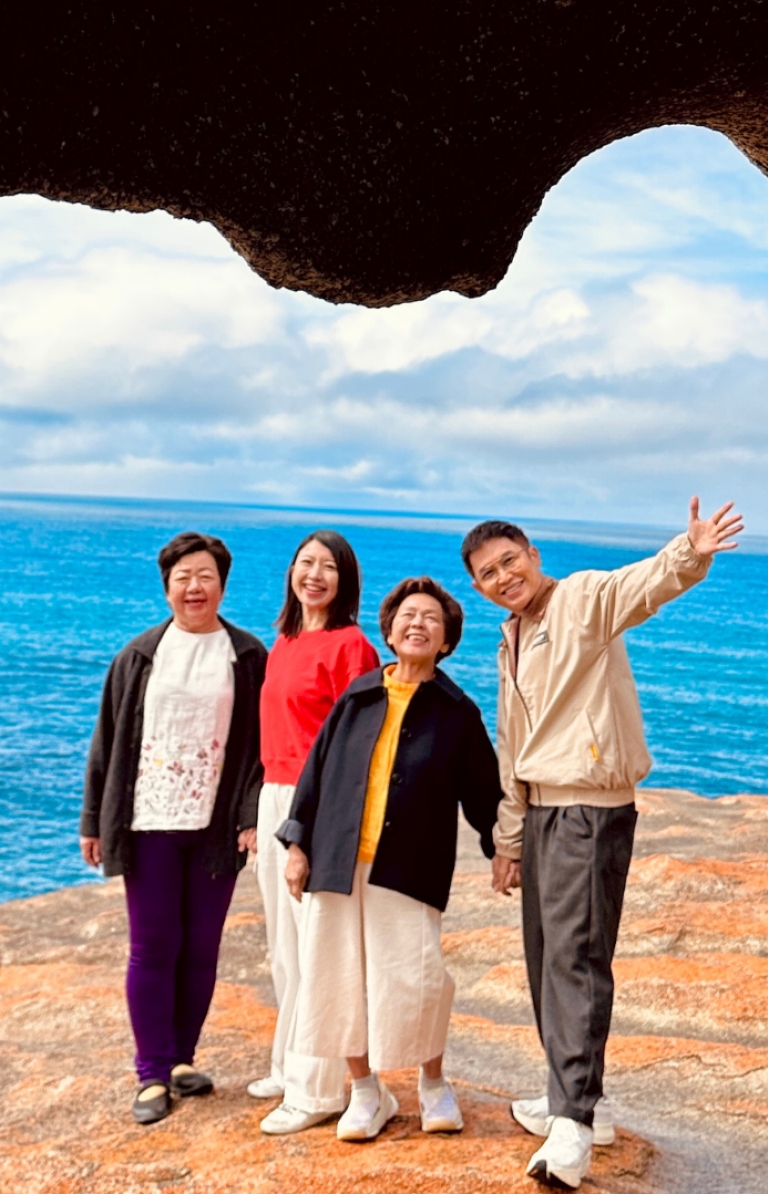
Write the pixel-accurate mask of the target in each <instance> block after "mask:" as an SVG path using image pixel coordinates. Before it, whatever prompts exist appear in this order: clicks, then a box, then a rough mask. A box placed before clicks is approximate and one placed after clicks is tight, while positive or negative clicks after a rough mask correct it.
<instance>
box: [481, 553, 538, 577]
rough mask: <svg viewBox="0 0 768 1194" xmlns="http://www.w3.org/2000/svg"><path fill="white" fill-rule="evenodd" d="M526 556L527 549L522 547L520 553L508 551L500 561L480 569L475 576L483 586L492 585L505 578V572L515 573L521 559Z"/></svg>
mask: <svg viewBox="0 0 768 1194" xmlns="http://www.w3.org/2000/svg"><path fill="white" fill-rule="evenodd" d="M527 555H528V548H527V547H523V548H522V549H521V550H520V551H508V552H506V553H505V554H504V555H503V556H502V557H501V559H500V560H496V562H495V563H493V564H489V565H488V567H487V568H481V569H480V571H479V572H478V574H477V579H478V580H479V581H480V582H481V584H484V585H487V584H493V583H495V582H496V581H498V580H500V579H501V578H502V577H503V576H505V575H506V573H507V572H513V571H515V570H516V569H517V568H518V567H519V564H520V559H521V557H522V556H527Z"/></svg>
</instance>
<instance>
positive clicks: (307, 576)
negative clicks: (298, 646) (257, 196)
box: [291, 539, 339, 620]
mask: <svg viewBox="0 0 768 1194" xmlns="http://www.w3.org/2000/svg"><path fill="white" fill-rule="evenodd" d="M291 588H292V589H293V592H294V594H295V596H296V598H297V599H298V601H299V604H300V605H301V609H302V614H303V615H304V616H305V618H306V616H307V615H308V614H309V615H311V616H312V617H313V619H314V620H318V619H322V615H323V614H325V618H326V619H327V617H328V610H329V608H330V606H331V605H332V604H333V602H334V601H335V600H336V596H337V594H338V591H339V569H338V566H337V564H336V560H335V559H334V556H333V552H332V551H331V549H330V548H329V547H326V546H325V544H324V543H320V542H319V540H317V539H310V541H309V543H305V544H304V546H303V547H302V548H301V550H300V552H299V554H298V555H297V557H296V559H295V561H294V564H293V567H292V568H291Z"/></svg>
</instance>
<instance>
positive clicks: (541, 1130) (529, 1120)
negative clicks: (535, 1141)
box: [509, 1104, 616, 1147]
mask: <svg viewBox="0 0 768 1194" xmlns="http://www.w3.org/2000/svg"><path fill="white" fill-rule="evenodd" d="M509 1114H510V1115H511V1116H512V1118H513V1120H514V1121H515V1123H518V1124H520V1127H521V1128H525V1130H526V1132H528V1133H529V1134H530V1135H531V1136H539V1137H540V1138H541V1139H542V1140H546V1138H547V1136H548V1135H549V1133H548V1132H547V1121H546V1119H542V1118H541V1117H540V1116H538V1115H525V1114H524V1112H522V1111H515V1110H514V1104H511V1105H510V1108H509ZM615 1139H616V1129H615V1127H614V1126H613V1124H611V1123H607V1124H606V1123H600V1124H598V1123H593V1124H592V1143H593V1144H596V1145H598V1146H601V1147H605V1146H606V1145H607V1144H613V1142H614V1140H615Z"/></svg>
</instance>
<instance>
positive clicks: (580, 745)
mask: <svg viewBox="0 0 768 1194" xmlns="http://www.w3.org/2000/svg"><path fill="white" fill-rule="evenodd" d="M711 558H712V557H711V556H701V555H699V554H698V552H696V551H695V550H694V548H693V547H692V546H691V543H690V540H689V539H688V536H687V535H678V536H677V538H675V539H673V540H672V542H671V543H668V544H667V546H666V547H664V548H663V549H662V550H661V551H660V552H659V554H658V555H656V556H653V557H651V558H650V559H648V560H641V561H640V562H639V563H637V564H629V565H628V566H627V567H625V568H618V569H617V570H616V571H615V572H575V573H573V574H572V575H571V576H568V577H566V579H565V580H561V581H559V582H558V583H557V585H553V586H552V589H551V592H550V593H549V594H548V597H549V600H548V601H547V600H546V599H545V600H544V601H539V600H538V598H537V599H535V601H534V603H532V609H531V612H532V614H533V616H532V617H526V616H525V614H524V615H523V616H522V617H511V618H510V619H509V620H508V621H506V622H504V623H503V625H502V628H501V629H502V633H503V635H504V641H503V642H502V644H501V647H500V648H499V720H498V752H499V767H500V771H501V786H502V788H503V790H504V799H503V800H502V801H501V804H500V805H499V814H498V822H497V824H496V827H495V829H494V843H495V846H496V851H497V853H499V854H501V855H503V856H504V857H506V858H519V857H520V854H521V849H522V839H523V819H524V817H525V810H526V807H527V805H528V804H532V805H545V806H547V807H551V806H558V805H569V804H588V805H597V806H598V807H601V808H617V807H619V806H620V805H623V804H630V803H631V802H632V801H633V800H634V797H635V792H634V788H635V784H636V783H637V782H638V781H639V780H641V779H642V778H643V777H644V776H646V775H647V774H648V772H649V770H650V767H651V758H650V755H649V754H648V749H647V747H646V745H645V736H644V734H643V721H642V716H641V713H640V704H639V701H638V698H637V690H636V688H635V681H634V679H633V676H632V671H631V669H630V666H629V659H628V658H627V651H626V648H625V646H624V643H623V642H622V640H621V639H620V638H619V635H620V634H621V633H622V631H624V630H627V629H628V628H629V627H630V626H638V625H639V624H640V623H641V622H644V621H645V620H646V619H647V618H650V617H651V616H652V615H653V614H655V613H656V611H657V610H658V608H659V606H661V605H663V604H664V602H666V601H671V600H672V599H673V598H675V597H677V596H679V595H680V593H684V592H685V590H686V589H689V588H691V586H692V585H694V584H696V583H697V582H698V581H700V580H703V578H704V577H705V576H706V574H707V569H708V567H709V564H710V562H711ZM537 607H538V608H537ZM518 634H519V636H520V641H519V646H518V647H517V674H515V654H516V637H517V635H518Z"/></svg>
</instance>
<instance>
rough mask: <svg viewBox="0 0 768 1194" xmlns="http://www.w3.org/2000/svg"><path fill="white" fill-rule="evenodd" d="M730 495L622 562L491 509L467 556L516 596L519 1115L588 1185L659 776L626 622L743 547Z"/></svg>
mask: <svg viewBox="0 0 768 1194" xmlns="http://www.w3.org/2000/svg"><path fill="white" fill-rule="evenodd" d="M732 506H733V503H732V502H729V503H728V504H727V505H725V506H723V507H722V508H721V509H720V510H718V511H717V512H716V513H715V514H714V515H712V517H711V518H708V519H701V518H700V517H699V502H698V498H692V499H691V506H690V521H689V524H688V532H687V534H683V535H679V536H678V537H677V538H675V539H673V540H672V542H671V543H668V544H667V546H666V547H664V548H663V549H662V550H661V551H660V552H659V553H658V555H656V556H653V557H652V558H650V559H647V560H641V561H640V562H639V563H637V564H630V565H628V566H627V567H625V568H619V569H617V570H616V571H615V572H576V573H573V574H572V575H571V576H568V577H566V578H565V579H564V580H561V581H555V580H552V579H551V578H550V577H548V576H545V575H544V573H543V572H542V569H541V557H540V555H539V552H538V550H537V548H536V547H534V546H533V545H532V544H531V543H530V542H529V540H528V539H527V537H526V536H525V534H524V533H523V532H522V531H521V530H520V529H519V527H516V526H513V525H512V524H510V523H504V522H485V523H481V524H480V525H479V526H477V527H475V528H474V530H472V531H470V533H469V534H468V535H467V537H466V538H465V540H464V543H463V544H462V558H463V560H464V563H465V565H466V567H467V570H468V571H469V573H470V574H471V576H472V580H473V584H474V587H475V588H476V589H477V590H478V592H479V593H481V594H482V595H483V596H484V597H487V598H488V599H489V600H490V601H493V602H494V603H495V604H496V605H500V606H502V608H504V609H507V610H509V613H510V617H509V618H508V620H507V621H506V622H504V623H503V625H502V632H503V636H504V637H503V642H502V644H501V647H500V650H499V717H498V752H499V767H500V771H501V783H502V788H503V790H504V799H503V800H502V802H501V804H500V805H499V813H498V823H497V825H496V828H495V830H494V841H495V846H496V856H495V858H494V860H493V887H494V890H495V891H499V892H504V893H505V894H509V892H510V889H511V888H513V887H522V896H523V909H522V912H523V939H524V944H525V957H526V965H527V969H528V979H529V982H530V987H531V995H532V999H533V1006H534V1011H535V1014H536V1022H537V1025H538V1029H539V1035H540V1037H541V1041H542V1044H543V1046H544V1050H545V1052H546V1055H547V1062H548V1066H549V1083H548V1091H547V1095H546V1096H545V1097H543V1098H541V1099H536V1100H519V1101H516V1102H515V1103H513V1105H512V1114H513V1115H514V1116H515V1118H516V1119H518V1120H519V1122H520V1123H522V1125H523V1126H524V1127H526V1128H527V1129H528V1130H529V1131H532V1132H534V1133H535V1134H537V1135H542V1136H546V1140H545V1143H544V1144H543V1145H542V1146H541V1148H540V1149H539V1150H538V1151H537V1152H536V1153H534V1155H533V1157H532V1158H531V1161H530V1163H529V1165H528V1168H527V1171H526V1172H528V1173H529V1174H531V1176H533V1177H536V1178H538V1179H539V1180H540V1181H543V1182H555V1183H557V1182H561V1183H564V1184H565V1185H566V1186H571V1187H573V1188H576V1187H577V1186H578V1185H579V1183H580V1181H581V1178H582V1177H583V1176H584V1174H585V1173H586V1172H587V1170H588V1168H589V1164H590V1158H591V1144H592V1139H593V1121H594V1120H595V1107H596V1105H597V1104H599V1103H600V1104H601V1106H599V1107H598V1119H597V1121H596V1122H595V1132H596V1134H597V1141H598V1143H609V1142H610V1140H612V1139H613V1125H612V1123H611V1121H610V1117H609V1115H607V1114H606V1110H605V1105H604V1103H603V1102H602V1093H603V1091H602V1082H603V1067H604V1058H605V1044H606V1040H607V1037H608V1031H609V1028H610V1020H611V1009H612V1005H613V975H612V972H611V962H612V960H613V952H614V949H615V945H616V936H617V933H618V928H619V919H620V916H621V907H622V903H623V899H624V888H625V885H626V879H627V871H628V869H629V862H630V858H631V854H632V841H633V836H634V830H635V821H636V818H637V814H636V811H635V803H634V800H635V792H634V789H635V784H636V783H638V782H639V781H640V780H641V779H643V778H644V776H646V775H647V774H648V771H649V770H650V766H651V759H650V756H649V754H648V750H647V748H646V745H645V738H644V735H643V724H642V716H641V713H640V705H639V702H638V698H637V691H636V688H635V683H634V679H633V677H632V672H631V669H630V666H629V660H628V658H627V652H626V648H625V646H624V643H623V641H622V639H621V637H620V636H621V634H622V632H623V631H624V630H627V629H628V628H629V627H630V626H637V625H639V624H640V623H641V622H644V621H645V620H646V619H647V618H649V617H651V616H652V615H653V614H655V613H656V611H657V610H658V608H659V606H661V605H663V604H664V603H665V602H667V601H671V600H673V598H675V597H678V596H679V595H680V594H681V593H683V592H685V590H686V589H689V588H690V587H691V586H692V585H694V584H696V583H697V582H698V581H700V580H703V579H704V577H705V576H706V574H707V570H708V568H709V565H710V563H711V562H712V557H713V556H714V555H715V553H716V552H720V551H728V550H730V549H732V548H734V547H736V546H737V544H736V542H735V540H734V539H733V536H735V535H737V534H738V533H739V531H741V530H742V523H741V516H740V515H733V514H731V513H730V512H731V510H732Z"/></svg>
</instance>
